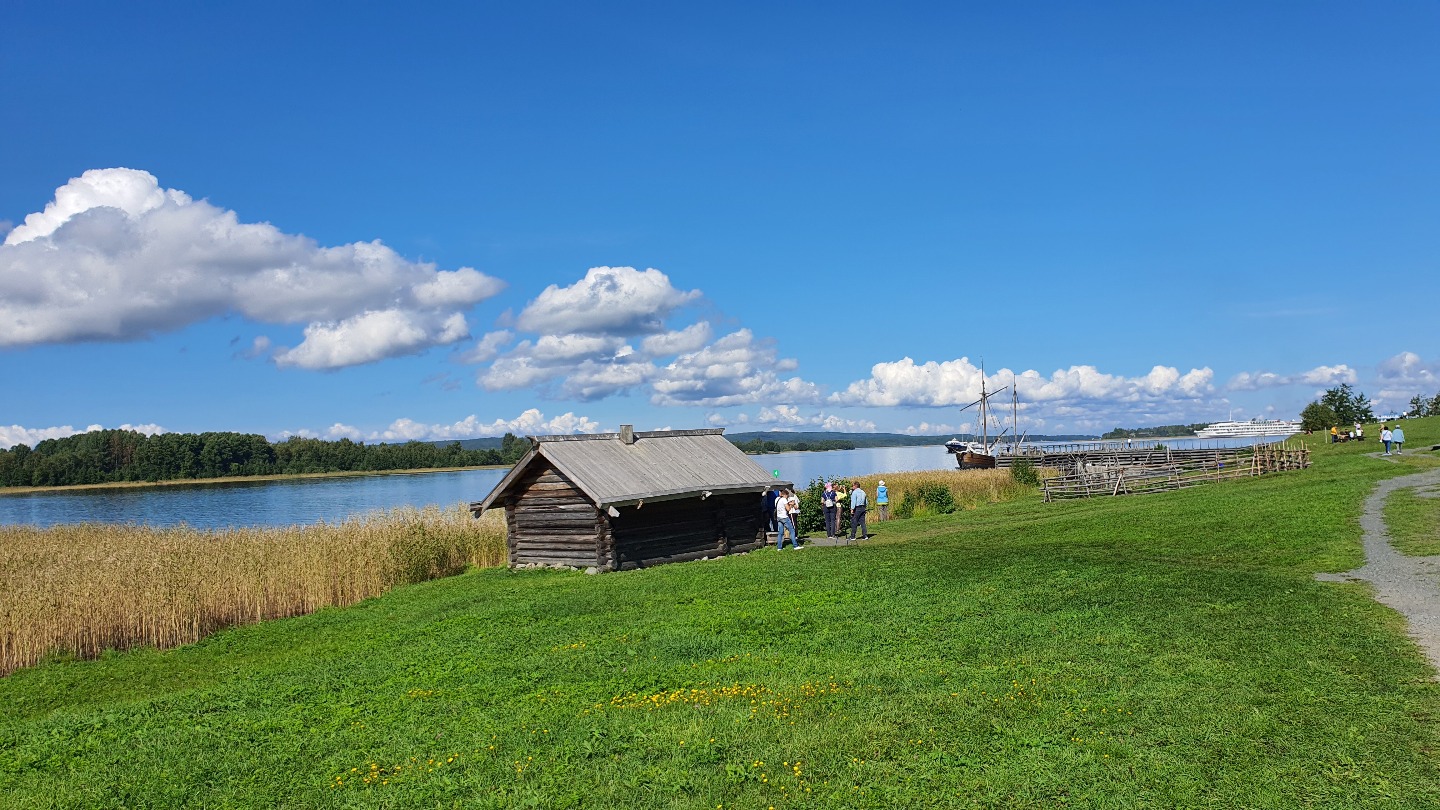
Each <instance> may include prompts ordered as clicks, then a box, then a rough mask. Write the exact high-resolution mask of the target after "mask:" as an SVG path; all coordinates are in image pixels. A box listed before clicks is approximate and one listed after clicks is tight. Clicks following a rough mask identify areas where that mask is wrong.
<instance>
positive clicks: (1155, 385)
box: [830, 357, 1214, 407]
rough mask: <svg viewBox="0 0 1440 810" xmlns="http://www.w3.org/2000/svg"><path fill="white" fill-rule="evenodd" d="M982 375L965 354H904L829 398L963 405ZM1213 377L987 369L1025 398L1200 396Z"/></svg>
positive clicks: (993, 380) (989, 381)
mask: <svg viewBox="0 0 1440 810" xmlns="http://www.w3.org/2000/svg"><path fill="white" fill-rule="evenodd" d="M981 376H982V375H981V372H980V369H979V368H978V367H977V366H975V365H974V364H973V363H971V362H970V360H969V358H966V357H962V358H960V359H958V360H946V361H943V362H936V361H933V360H932V361H929V362H926V363H916V362H915V361H914V360H912V359H911V358H909V357H905V358H901V359H900V360H897V361H894V362H888V363H876V364H875V365H874V366H873V367H871V369H870V377H869V379H865V380H857V381H856V382H853V383H851V384H850V385H849V386H848V387H847V388H846V389H845V390H844V391H839V392H836V393H835V394H833V395H831V397H830V401H831V402H832V403H835V404H839V405H865V406H872V407H898V406H925V407H950V406H956V407H963V406H965V405H969V404H970V403H972V402H974V401H976V400H977V399H979V398H980V381H981ZM1213 378H1214V372H1212V371H1211V370H1210V369H1208V368H1203V369H1191V370H1190V371H1188V372H1185V373H1184V374H1181V373H1180V371H1179V370H1178V369H1175V368H1172V367H1169V366H1155V367H1154V368H1152V369H1151V370H1150V372H1149V373H1148V374H1145V375H1143V376H1140V377H1125V376H1120V375H1115V374H1106V373H1103V372H1101V371H1100V370H1099V369H1097V368H1095V367H1094V366H1089V365H1082V366H1071V367H1070V368H1067V369H1059V370H1057V371H1054V372H1052V373H1051V374H1050V376H1048V377H1046V376H1044V375H1042V374H1041V373H1040V372H1038V371H1034V370H1029V371H1024V372H1019V373H1012V372H1010V371H1009V370H1007V369H1001V370H1000V371H997V372H995V373H993V374H989V375H985V381H986V389H987V390H989V391H996V390H999V389H1000V388H1002V387H1004V386H1008V385H1011V384H1012V383H1013V384H1014V385H1015V386H1016V387H1017V389H1018V392H1019V395H1020V399H1021V401H1022V403H1036V402H1062V401H1070V402H1142V401H1154V400H1173V399H1196V398H1201V397H1205V396H1208V395H1210V394H1211V393H1212V392H1213V385H1212V380H1213Z"/></svg>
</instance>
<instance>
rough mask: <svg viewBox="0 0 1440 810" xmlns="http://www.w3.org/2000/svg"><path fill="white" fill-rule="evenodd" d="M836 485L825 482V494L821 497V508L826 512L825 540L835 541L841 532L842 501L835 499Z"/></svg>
mask: <svg viewBox="0 0 1440 810" xmlns="http://www.w3.org/2000/svg"><path fill="white" fill-rule="evenodd" d="M837 494H838V493H837V492H835V485H834V484H833V483H830V482H828V481H827V482H825V492H824V493H823V494H821V496H820V507H821V508H822V509H823V510H824V511H825V539H826V540H834V539H835V535H836V534H838V533H839V532H840V499H839V498H837V497H835V496H836V495H837Z"/></svg>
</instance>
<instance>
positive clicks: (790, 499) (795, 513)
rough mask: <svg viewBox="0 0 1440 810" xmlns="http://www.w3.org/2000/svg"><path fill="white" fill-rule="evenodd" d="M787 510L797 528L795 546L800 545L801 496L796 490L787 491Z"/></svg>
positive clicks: (791, 523) (791, 522) (792, 525)
mask: <svg viewBox="0 0 1440 810" xmlns="http://www.w3.org/2000/svg"><path fill="white" fill-rule="evenodd" d="M785 511H787V512H789V513H790V525H791V527H793V528H794V529H795V547H796V548H799V547H800V496H799V495H796V494H795V490H793V489H792V490H790V491H789V492H786V493H785Z"/></svg>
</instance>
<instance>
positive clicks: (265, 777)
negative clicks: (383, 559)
mask: <svg viewBox="0 0 1440 810" xmlns="http://www.w3.org/2000/svg"><path fill="white" fill-rule="evenodd" d="M1407 432H1411V429H1410V428H1409V427H1408V426H1407ZM1415 444H1417V445H1418V444H1419V441H1415ZM1360 449H1361V448H1359V447H1347V446H1343V445H1342V446H1340V447H1336V448H1321V449H1319V450H1318V451H1317V457H1318V461H1319V463H1318V465H1317V467H1316V468H1314V469H1312V470H1310V471H1308V472H1306V473H1303V474H1292V475H1285V476H1277V477H1274V478H1268V479H1262V480H1258V481H1244V482H1237V483H1233V484H1219V485H1214V486H1211V487H1208V488H1199V489H1194V490H1189V491H1186V492H1181V493H1175V494H1170V495H1155V496H1147V497H1144V498H1129V499H1125V498H1121V499H1099V500H1095V501H1089V502H1073V503H1064V504H1052V505H1045V504H1041V503H1037V502H1034V501H1029V502H1023V503H1012V504H1004V505H998V506H989V507H984V508H982V509H979V510H975V511H970V512H966V513H964V514H963V515H959V516H942V517H936V518H924V519H916V520H912V521H905V522H892V523H888V524H883V525H882V526H880V527H878V528H879V529H880V531H881V535H880V538H879V539H878V540H877V541H874V544H873V545H869V546H864V547H850V548H837V549H810V550H806V551H804V552H801V553H795V552H785V553H783V554H776V553H774V552H768V551H767V552H760V553H756V554H752V555H748V556H746V557H737V558H730V559H726V560H722V561H717V562H706V563H692V564H687V565H676V566H665V567H661V568H655V569H650V570H647V571H639V572H631V573H622V574H611V575H605V576H601V577H586V576H583V575H580V574H570V573H556V572H540V571H528V572H519V573H511V572H508V571H482V572H476V573H472V574H467V575H465V576H461V577H455V578H451V579H448V580H441V581H437V582H432V583H426V584H423V585H417V586H411V587H407V588H403V589H401V590H399V591H396V592H394V593H392V594H389V595H387V596H385V597H382V598H379V599H375V600H371V601H368V602H365V603H363V604H361V605H359V606H356V607H353V608H349V609H345V610H328V611H323V612H321V613H319V614H316V615H313V616H309V617H304V618H300V619H293V620H287V621H282V622H274V623H270V624H266V625H261V626H255V627H248V628H241V629H237V630H234V631H230V632H226V633H223V634H221V635H220V636H217V637H215V638H212V639H210V640H207V641H205V642H202V643H199V644H196V645H193V646H190V647H186V648H182V649H179V650H172V651H169V652H166V653H155V652H145V651H142V652H133V653H128V654H123V655H111V656H107V657H106V658H104V659H102V660H100V661H95V662H87V663H75V662H57V663H55V664H51V665H47V666H43V667H40V668H38V669H36V670H32V671H27V672H21V673H17V674H16V675H13V676H11V677H9V678H7V679H5V680H3V681H0V707H3V708H0V795H3V796H4V798H5V802H4V804H5V805H6V806H13V807H48V806H56V807H73V806H174V805H180V804H182V803H185V802H186V801H187V797H188V802H189V803H190V804H191V805H202V804H203V805H208V806H254V807H271V806H277V805H290V806H317V807H325V806H335V807H350V806H356V807H384V806H452V805H457V804H460V803H464V806H467V807H471V806H527V805H529V806H543V807H557V806H579V805H582V804H584V805H587V806H599V807H609V806H651V807H697V808H713V807H716V806H719V805H723V806H724V807H731V806H736V807H767V806H770V805H774V806H776V807H797V806H824V807H832V806H838V807H845V806H856V807H884V806H895V805H907V806H924V805H927V804H933V805H936V806H953V805H961V806H964V805H969V804H971V803H980V804H982V805H986V806H1037V807H1038V806H1060V805H1064V806H1080V807H1092V806H1093V807H1102V806H1103V807H1140V806H1215V807H1233V806H1245V807H1294V806H1311V805H1313V806H1328V807H1356V806H1367V807H1386V806H1389V807H1427V806H1428V807H1434V806H1440V769H1437V763H1440V753H1437V752H1440V731H1437V723H1436V717H1437V714H1440V686H1437V685H1436V684H1435V683H1433V682H1431V681H1430V680H1428V678H1429V675H1430V674H1431V672H1430V670H1429V669H1428V668H1427V666H1426V664H1425V663H1424V661H1423V660H1422V658H1421V657H1420V655H1419V653H1418V652H1417V650H1416V649H1415V647H1414V646H1413V645H1412V644H1411V643H1410V642H1408V641H1407V640H1406V639H1405V638H1404V636H1403V633H1402V632H1401V629H1400V625H1399V622H1398V619H1397V617H1396V616H1395V615H1394V614H1392V613H1390V612H1389V611H1388V610H1386V609H1384V608H1381V607H1380V606H1378V605H1376V604H1375V603H1374V602H1372V601H1371V600H1370V599H1369V598H1368V597H1367V595H1366V591H1365V590H1364V589H1363V588H1361V587H1360V586H1352V585H1343V586H1342V585H1332V584H1326V583H1317V582H1315V581H1314V580H1313V579H1312V577H1311V573H1312V572H1314V571H1317V570H1332V571H1334V570H1344V569H1347V568H1350V567H1353V566H1354V565H1356V564H1358V563H1359V561H1360V553H1359V529H1358V525H1357V522H1356V518H1357V516H1358V514H1359V504H1360V501H1361V499H1362V498H1363V495H1364V494H1365V493H1366V492H1367V491H1368V489H1369V486H1370V482H1372V481H1373V480H1375V479H1376V478H1377V477H1379V476H1383V475H1394V474H1400V473H1403V472H1408V471H1409V469H1407V468H1403V467H1401V466H1399V465H1389V464H1384V463H1383V462H1377V461H1374V460H1371V459H1365V458H1361V457H1360V455H1359V451H1360ZM1366 449H1373V448H1366ZM1415 463H1423V462H1418V461H1417V462H1415ZM452 758H453V760H452ZM430 760H435V762H436V764H430V763H429V761H430ZM797 761H798V765H797V764H796V763H797ZM372 765H373V766H374V770H372ZM352 769H355V770H354V771H353V772H352ZM382 770H383V771H384V772H385V774H386V775H385V776H384V777H383V778H380V777H377V778H374V779H372V780H371V781H369V782H367V781H366V779H365V775H366V774H367V773H376V774H378V773H380V772H382ZM762 774H763V776H762ZM337 777H338V780H337ZM386 780H388V783H387V781H386Z"/></svg>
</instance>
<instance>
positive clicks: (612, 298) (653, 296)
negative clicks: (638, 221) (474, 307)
mask: <svg viewBox="0 0 1440 810" xmlns="http://www.w3.org/2000/svg"><path fill="white" fill-rule="evenodd" d="M699 297H700V291H699V290H690V291H689V292H682V291H681V290H678V289H676V288H675V287H674V286H673V285H672V284H671V283H670V278H669V277H668V276H666V275H665V274H664V273H662V272H660V271H659V270H656V269H654V268H650V269H647V270H643V271H642V270H636V269H635V268H633V267H592V268H590V270H589V271H588V272H586V273H585V278H583V279H581V280H580V281H577V282H575V283H574V284H572V285H570V286H569V287H560V286H558V285H555V284H552V285H550V286H549V287H546V288H545V290H544V291H543V292H541V293H540V295H539V296H537V297H536V298H535V300H534V301H532V302H530V305H529V306H527V307H525V309H524V310H522V311H521V312H520V316H519V317H518V318H517V319H516V325H517V326H519V327H520V328H521V329H524V330H525V331H527V332H537V333H542V334H573V333H590V334H607V335H640V334H654V333H658V332H662V331H664V328H665V318H667V317H668V316H669V315H670V313H672V312H674V311H675V310H676V309H678V308H680V307H682V306H684V305H685V304H688V303H691V302H692V301H695V300H696V299H698V298H699Z"/></svg>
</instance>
